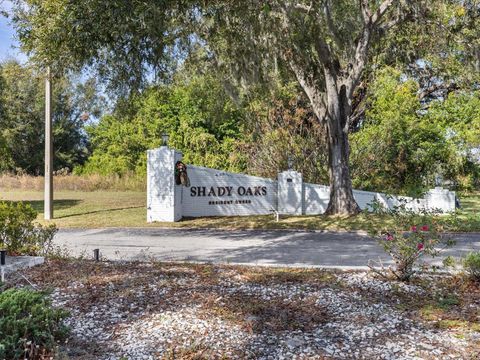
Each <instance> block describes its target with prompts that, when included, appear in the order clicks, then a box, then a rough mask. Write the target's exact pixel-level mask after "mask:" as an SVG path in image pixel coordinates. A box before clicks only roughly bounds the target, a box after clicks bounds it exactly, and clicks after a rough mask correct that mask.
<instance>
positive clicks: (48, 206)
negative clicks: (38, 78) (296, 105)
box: [43, 67, 53, 220]
mask: <svg viewBox="0 0 480 360" xmlns="http://www.w3.org/2000/svg"><path fill="white" fill-rule="evenodd" d="M43 212H44V216H45V220H51V219H53V139H52V79H51V73H50V67H48V68H47V77H46V79H45V193H44V211H43Z"/></svg>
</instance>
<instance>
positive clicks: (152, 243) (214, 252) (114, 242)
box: [54, 228, 480, 268]
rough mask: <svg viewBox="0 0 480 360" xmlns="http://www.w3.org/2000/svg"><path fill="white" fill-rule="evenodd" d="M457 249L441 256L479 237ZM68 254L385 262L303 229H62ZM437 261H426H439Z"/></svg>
mask: <svg viewBox="0 0 480 360" xmlns="http://www.w3.org/2000/svg"><path fill="white" fill-rule="evenodd" d="M452 237H454V238H455V239H456V240H457V245H456V246H455V247H453V248H451V249H448V250H447V251H445V252H444V253H443V256H447V255H452V256H455V257H460V256H463V255H464V254H466V253H468V252H469V251H473V250H480V234H478V233H470V234H452ZM54 241H55V243H56V244H57V245H60V246H62V247H65V248H67V249H68V251H69V252H70V253H71V254H72V255H76V256H78V255H82V254H83V255H84V256H86V257H92V254H93V249H96V248H99V249H100V252H101V256H102V257H103V258H105V259H109V260H146V259H155V260H159V261H198V262H213V263H232V264H251V265H275V266H282V265H288V266H315V267H341V268H349V267H364V266H366V265H367V263H368V261H369V260H379V259H380V260H382V261H383V262H384V263H385V264H388V263H389V259H388V257H387V256H386V255H385V254H384V252H383V250H382V248H381V247H380V246H379V245H378V244H377V243H376V242H375V240H373V239H371V238H369V237H368V236H366V235H361V234H354V233H333V232H307V231H283V230H275V231H271V230H269V231H262V230H244V231H226V230H185V229H152V228H145V229H141V228H112V229H62V230H60V231H59V232H58V234H57V235H56V236H55V239H54ZM441 260H442V257H439V258H436V259H433V260H429V261H430V262H432V263H436V264H439V263H441Z"/></svg>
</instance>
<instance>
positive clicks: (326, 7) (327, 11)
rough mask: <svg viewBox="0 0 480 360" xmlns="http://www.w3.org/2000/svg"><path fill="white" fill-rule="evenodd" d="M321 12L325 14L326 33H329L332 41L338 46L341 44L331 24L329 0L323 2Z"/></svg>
mask: <svg viewBox="0 0 480 360" xmlns="http://www.w3.org/2000/svg"><path fill="white" fill-rule="evenodd" d="M323 12H324V13H325V18H326V20H327V27H328V31H330V33H331V35H332V37H333V40H334V41H335V42H336V43H337V45H339V46H340V44H341V40H340V36H339V35H338V32H337V29H336V28H335V25H334V24H333V19H332V14H331V12H330V0H325V2H324V4H323Z"/></svg>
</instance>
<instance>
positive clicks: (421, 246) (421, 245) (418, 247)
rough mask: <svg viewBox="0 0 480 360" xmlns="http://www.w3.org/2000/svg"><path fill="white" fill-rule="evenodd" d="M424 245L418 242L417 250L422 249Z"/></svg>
mask: <svg viewBox="0 0 480 360" xmlns="http://www.w3.org/2000/svg"><path fill="white" fill-rule="evenodd" d="M423 247H424V246H423V244H422V243H418V244H417V250H418V251H422V250H423Z"/></svg>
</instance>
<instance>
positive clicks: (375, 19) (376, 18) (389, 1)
mask: <svg viewBox="0 0 480 360" xmlns="http://www.w3.org/2000/svg"><path fill="white" fill-rule="evenodd" d="M397 1H398V0H384V1H383V2H382V3H381V4H380V6H379V7H378V9H377V11H375V13H374V14H373V15H372V17H371V21H372V25H373V26H375V25H377V24H378V23H379V22H380V20H381V19H382V17H383V15H385V13H386V12H387V10H388V9H389V8H390V7H391V6H392V5H393V3H395V2H397Z"/></svg>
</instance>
